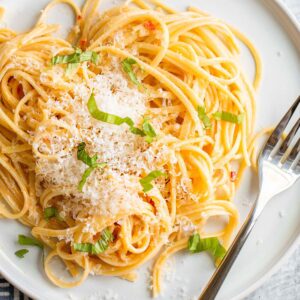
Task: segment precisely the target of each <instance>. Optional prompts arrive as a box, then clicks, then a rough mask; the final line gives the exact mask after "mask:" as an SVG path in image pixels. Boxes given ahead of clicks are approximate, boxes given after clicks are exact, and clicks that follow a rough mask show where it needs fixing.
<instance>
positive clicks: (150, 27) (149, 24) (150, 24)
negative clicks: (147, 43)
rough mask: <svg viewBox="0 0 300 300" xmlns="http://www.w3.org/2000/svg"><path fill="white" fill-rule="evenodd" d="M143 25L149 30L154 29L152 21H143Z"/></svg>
mask: <svg viewBox="0 0 300 300" xmlns="http://www.w3.org/2000/svg"><path fill="white" fill-rule="evenodd" d="M144 27H145V28H146V29H148V30H150V31H153V30H155V29H156V26H155V24H154V23H153V22H151V21H146V22H145V23H144Z"/></svg>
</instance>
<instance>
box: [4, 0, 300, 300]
mask: <svg viewBox="0 0 300 300" xmlns="http://www.w3.org/2000/svg"><path fill="white" fill-rule="evenodd" d="M47 2H48V0H39V1H36V0H18V1H16V0H15V1H12V0H0V5H1V6H4V7H5V8H6V9H7V14H6V18H5V21H6V22H7V24H8V25H9V27H13V28H14V29H16V30H24V29H28V28H30V26H31V25H32V24H33V23H34V21H35V20H36V17H37V15H38V13H39V11H40V10H41V9H42V8H43V7H44V5H45V4H46V3H47ZM78 2H79V0H78ZM103 2H104V4H105V3H106V4H107V3H112V2H115V1H109V0H104V1H103ZM166 3H169V4H172V6H174V7H176V8H178V9H184V8H185V7H186V6H187V5H189V4H193V5H194V6H198V7H200V8H202V9H204V10H207V11H209V12H211V13H212V14H214V15H216V16H219V17H221V18H223V19H225V20H226V21H227V22H228V23H231V24H232V25H234V26H236V27H237V28H239V29H240V30H241V31H242V32H244V33H245V34H246V35H247V36H248V37H249V38H250V39H251V40H252V41H253V42H254V43H255V45H256V46H257V48H258V49H259V51H260V53H261V55H262V59H263V63H264V77H263V82H262V87H261V90H260V93H259V96H258V98H257V101H258V122H257V127H258V128H262V127H265V126H268V125H271V124H275V123H276V122H277V121H278V120H279V119H280V117H281V116H282V114H283V113H284V112H285V111H286V110H287V109H288V107H289V106H290V105H291V103H292V102H293V100H294V99H295V98H296V96H298V94H299V93H300V85H299V78H300V55H299V54H300V33H299V28H298V29H297V25H296V22H295V21H294V20H293V18H292V17H291V15H290V14H289V13H288V12H287V10H286V9H285V8H284V7H282V6H280V5H279V4H278V3H277V1H275V0H265V1H261V0H243V1H240V0H193V1H192V0H187V1H182V0H167V1H166ZM110 6H111V4H110ZM65 9H66V8H60V9H59V11H60V14H57V13H55V14H52V17H53V18H54V19H56V20H60V21H61V23H63V24H67V23H68V24H69V23H70V22H71V21H72V18H71V17H70V16H69V15H68V14H66V11H65ZM243 63H244V65H245V68H246V70H248V71H249V75H251V73H252V72H253V68H252V67H251V60H250V59H249V56H248V54H247V53H246V54H245V55H244V57H243ZM256 193H257V182H256V178H255V176H252V177H251V176H250V174H249V176H247V178H246V180H245V182H244V184H243V186H242V188H241V189H240V191H239V192H238V195H237V197H236V202H237V204H238V206H239V209H240V212H241V216H242V219H243V218H244V217H245V215H246V213H247V211H248V209H249V207H247V206H245V205H243V204H245V203H247V202H248V203H249V201H251V200H253V199H254V197H255V195H256ZM299 194H300V184H299V182H298V183H297V184H296V185H295V186H294V187H293V188H292V189H290V190H289V191H287V192H285V193H284V194H282V195H280V196H278V197H276V198H275V199H273V201H272V202H271V203H269V205H268V206H267V207H266V209H265V211H264V213H263V215H262V216H261V218H260V220H259V222H258V224H257V226H256V227H255V229H254V231H253V233H252V235H251V237H250V238H249V240H248V241H247V243H246V245H245V247H244V249H243V250H242V252H241V254H240V256H239V258H238V260H237V261H236V263H235V265H234V267H233V269H232V271H231V272H230V274H229V276H228V278H227V279H226V282H225V283H224V285H223V287H222V289H221V291H220V293H219V296H218V299H222V300H229V299H241V298H242V297H244V296H246V295H247V294H248V293H250V292H251V291H252V290H253V289H255V288H256V287H258V286H259V285H260V284H262V282H263V281H264V279H265V278H266V277H268V276H269V275H270V274H271V272H272V271H274V270H275V269H277V268H278V266H279V263H280V261H282V260H283V257H286V256H287V254H288V253H290V252H291V251H292V249H293V248H294V246H295V245H296V244H297V240H298V242H299V233H300V218H299V216H300V201H299V200H300V199H299ZM280 215H283V217H280ZM0 228H1V235H0V271H1V273H2V274H3V275H4V276H5V277H6V278H7V279H8V280H9V281H10V282H12V283H13V284H14V285H15V286H16V287H18V288H19V289H21V290H23V291H24V292H25V293H27V294H28V295H30V296H31V297H33V298H36V299H43V300H44V299H45V300H48V299H49V300H53V299H62V300H63V299H78V300H79V299H80V300H81V299H99V300H100V299H107V300H112V299H124V300H125V299H132V300H145V299H150V293H149V290H148V289H147V287H148V286H149V272H148V271H147V267H149V265H150V264H148V266H145V267H144V268H142V269H141V270H140V271H139V280H138V281H137V282H136V283H129V282H127V281H124V280H120V279H117V278H104V277H90V278H89V279H88V280H87V281H86V282H85V283H84V284H83V285H82V286H80V287H77V288H74V289H72V290H65V289H59V288H57V287H55V286H53V285H52V284H51V283H49V282H48V280H47V278H46V277H45V275H44V272H43V268H42V264H41V258H40V253H39V251H38V250H37V249H32V250H30V254H29V255H27V256H26V258H25V259H23V260H20V259H18V258H17V257H16V256H15V255H14V252H15V251H16V249H18V246H17V243H16V239H17V235H18V234H20V233H26V232H28V230H27V229H26V228H24V227H23V226H21V225H19V224H18V223H17V222H14V221H8V220H1V221H0ZM261 242H262V243H261ZM167 267H168V268H169V269H171V270H172V269H173V270H174V271H173V272H172V271H170V270H169V271H167V272H166V275H165V280H164V284H163V287H164V292H163V294H162V295H161V296H160V297H159V298H158V299H168V300H172V299H174V300H188V299H196V298H197V296H198V295H199V293H200V290H201V288H202V287H203V286H204V284H205V283H206V282H207V280H208V278H209V276H210V275H211V274H212V272H213V270H214V266H213V263H212V261H211V259H210V258H209V257H208V256H207V255H206V254H199V255H189V254H187V253H181V254H179V255H177V256H176V259H171V261H170V263H169V264H168V266H167Z"/></svg>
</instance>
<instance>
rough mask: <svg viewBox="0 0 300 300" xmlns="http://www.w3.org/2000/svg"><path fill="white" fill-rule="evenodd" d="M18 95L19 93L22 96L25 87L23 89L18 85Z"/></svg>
mask: <svg viewBox="0 0 300 300" xmlns="http://www.w3.org/2000/svg"><path fill="white" fill-rule="evenodd" d="M17 93H18V94H19V95H22V94H23V87H22V85H21V84H19V85H18V88H17Z"/></svg>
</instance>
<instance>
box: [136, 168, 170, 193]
mask: <svg viewBox="0 0 300 300" xmlns="http://www.w3.org/2000/svg"><path fill="white" fill-rule="evenodd" d="M160 176H165V177H167V174H166V173H164V172H162V171H159V170H155V171H152V172H150V173H149V174H148V175H147V176H146V177H144V178H142V179H140V184H141V185H142V187H143V192H144V193H147V192H149V191H150V190H152V189H153V185H152V183H151V181H153V180H154V179H156V178H158V177H160Z"/></svg>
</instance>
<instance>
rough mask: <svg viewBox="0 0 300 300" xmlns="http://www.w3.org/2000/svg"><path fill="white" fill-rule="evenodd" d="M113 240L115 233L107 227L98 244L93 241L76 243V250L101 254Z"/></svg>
mask: <svg viewBox="0 0 300 300" xmlns="http://www.w3.org/2000/svg"><path fill="white" fill-rule="evenodd" d="M112 241H113V235H112V233H111V232H110V231H109V230H108V229H105V230H104V231H103V232H102V234H101V238H100V240H99V241H98V242H97V243H96V244H91V243H74V245H73V246H74V250H76V251H80V252H88V253H90V254H100V253H103V252H104V251H105V250H107V248H108V245H109V243H110V242H112Z"/></svg>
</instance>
